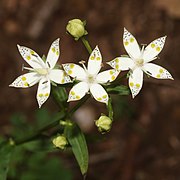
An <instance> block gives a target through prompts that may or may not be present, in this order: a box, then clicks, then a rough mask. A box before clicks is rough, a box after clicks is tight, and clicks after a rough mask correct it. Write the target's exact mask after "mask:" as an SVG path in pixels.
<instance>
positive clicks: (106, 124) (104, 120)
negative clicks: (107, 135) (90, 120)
mask: <svg viewBox="0 0 180 180" xmlns="http://www.w3.org/2000/svg"><path fill="white" fill-rule="evenodd" d="M95 124H96V126H97V127H98V130H99V131H100V132H102V133H104V132H108V131H109V130H110V129H111V125H112V120H111V119H110V118H109V117H108V116H105V115H102V116H101V117H100V118H99V119H98V120H97V121H96V122H95Z"/></svg>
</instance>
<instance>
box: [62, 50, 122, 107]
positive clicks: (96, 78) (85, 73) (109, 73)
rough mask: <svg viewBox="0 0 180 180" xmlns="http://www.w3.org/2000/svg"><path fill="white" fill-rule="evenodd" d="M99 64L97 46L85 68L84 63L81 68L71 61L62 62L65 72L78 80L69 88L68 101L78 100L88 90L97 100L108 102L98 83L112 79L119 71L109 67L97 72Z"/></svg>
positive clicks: (106, 95) (100, 57)
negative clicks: (67, 62)
mask: <svg viewBox="0 0 180 180" xmlns="http://www.w3.org/2000/svg"><path fill="white" fill-rule="evenodd" d="M101 64H102V56H101V53H100V51H99V49H98V47H97V46H96V47H95V49H94V50H93V51H92V53H91V55H90V57H89V60H88V66H87V69H86V67H85V66H84V64H83V68H82V67H80V66H79V65H76V64H73V63H69V64H63V67H64V70H65V71H66V73H67V74H68V75H69V76H71V77H73V78H75V79H76V80H79V81H80V82H79V83H78V84H76V85H75V86H73V88H72V89H71V90H70V92H69V98H68V101H76V100H79V99H81V98H82V97H84V96H85V94H86V93H88V92H89V91H90V92H91V94H92V96H93V97H94V98H95V99H96V100H97V101H99V102H102V103H106V104H107V103H108V98H109V97H108V94H107V92H106V91H105V89H104V88H103V87H102V86H101V85H100V84H105V83H107V82H112V81H114V80H115V79H116V77H117V76H118V74H119V72H120V71H117V70H115V69H110V70H106V71H103V72H101V73H99V71H100V69H101Z"/></svg>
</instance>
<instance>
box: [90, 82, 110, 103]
mask: <svg viewBox="0 0 180 180" xmlns="http://www.w3.org/2000/svg"><path fill="white" fill-rule="evenodd" d="M90 92H91V94H92V95H93V97H94V98H95V99H96V101H99V102H102V103H105V104H107V103H108V100H109V97H108V94H107V92H106V91H105V89H104V88H103V87H102V86H101V85H100V84H92V85H91V87H90Z"/></svg>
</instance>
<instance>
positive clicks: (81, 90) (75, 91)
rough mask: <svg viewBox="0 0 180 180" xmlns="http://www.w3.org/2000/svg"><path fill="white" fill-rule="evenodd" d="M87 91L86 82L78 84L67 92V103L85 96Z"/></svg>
mask: <svg viewBox="0 0 180 180" xmlns="http://www.w3.org/2000/svg"><path fill="white" fill-rule="evenodd" d="M88 91H89V86H88V84H87V83H86V82H79V83H78V84H76V85H75V86H73V88H72V89H71V90H70V92H69V98H68V102H69V101H77V100H80V99H81V98H82V97H84V96H85V94H86V93H87V92H88Z"/></svg>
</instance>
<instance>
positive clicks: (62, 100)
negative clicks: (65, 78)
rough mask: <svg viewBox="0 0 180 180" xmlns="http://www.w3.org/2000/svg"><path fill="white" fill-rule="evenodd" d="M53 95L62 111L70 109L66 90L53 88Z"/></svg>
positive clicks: (58, 87)
mask: <svg viewBox="0 0 180 180" xmlns="http://www.w3.org/2000/svg"><path fill="white" fill-rule="evenodd" d="M52 94H53V97H54V99H55V100H56V103H57V104H58V106H59V107H60V108H61V109H63V110H66V108H67V107H68V103H67V99H68V95H67V92H66V89H65V88H63V87H60V86H56V87H55V86H52Z"/></svg>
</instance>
